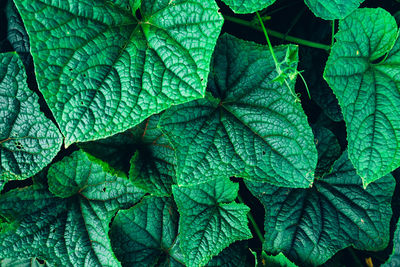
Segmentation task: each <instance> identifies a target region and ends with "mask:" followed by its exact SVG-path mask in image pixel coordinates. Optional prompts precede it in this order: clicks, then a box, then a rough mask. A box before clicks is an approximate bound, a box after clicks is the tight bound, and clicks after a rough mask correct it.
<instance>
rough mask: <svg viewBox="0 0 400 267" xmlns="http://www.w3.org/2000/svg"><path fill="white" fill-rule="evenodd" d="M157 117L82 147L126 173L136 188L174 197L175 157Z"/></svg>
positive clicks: (81, 145)
mask: <svg viewBox="0 0 400 267" xmlns="http://www.w3.org/2000/svg"><path fill="white" fill-rule="evenodd" d="M158 121H159V115H154V116H151V117H150V118H148V119H147V120H145V121H144V122H143V123H141V124H139V125H138V126H136V127H134V128H133V129H130V130H128V131H126V132H124V133H121V134H118V135H115V136H112V137H109V138H106V139H102V140H98V141H94V142H88V143H82V144H80V145H79V146H80V147H82V148H83V149H84V150H85V151H88V152H89V153H90V154H92V155H94V156H96V157H98V158H101V159H102V160H104V161H106V162H108V163H110V164H111V165H112V166H114V167H115V168H117V169H119V170H123V171H125V172H128V171H129V178H130V179H131V181H132V182H133V183H134V185H135V186H137V187H139V188H142V189H143V190H145V191H146V192H148V193H150V194H152V195H157V196H166V195H171V190H172V189H171V185H172V184H174V183H175V165H176V162H175V154H174V150H173V149H172V147H171V146H170V144H169V141H168V139H167V138H166V137H165V136H164V135H163V133H162V132H161V130H160V129H159V128H157V124H158Z"/></svg>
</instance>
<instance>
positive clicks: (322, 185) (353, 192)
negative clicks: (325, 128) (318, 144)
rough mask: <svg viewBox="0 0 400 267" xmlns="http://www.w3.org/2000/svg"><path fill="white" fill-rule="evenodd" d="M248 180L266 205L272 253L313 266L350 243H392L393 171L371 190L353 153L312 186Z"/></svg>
mask: <svg viewBox="0 0 400 267" xmlns="http://www.w3.org/2000/svg"><path fill="white" fill-rule="evenodd" d="M246 184H247V186H248V188H249V189H250V191H251V192H252V193H253V194H254V195H255V196H256V197H257V198H258V199H259V200H260V201H261V202H262V204H263V205H264V207H265V214H266V216H265V225H264V227H265V233H266V234H265V243H264V249H265V250H266V251H267V252H270V253H279V252H281V251H282V252H284V253H285V254H286V255H287V256H289V258H291V259H294V260H296V261H297V262H300V263H302V264H304V265H307V266H308V265H319V264H322V263H324V262H325V261H327V260H328V259H329V258H330V257H332V256H333V255H334V254H335V253H336V252H337V251H339V250H341V249H343V248H345V247H348V246H350V245H352V246H353V247H355V248H357V249H362V250H374V251H377V250H381V249H384V248H385V247H386V246H387V245H388V242H389V228H390V219H391V216H392V210H391V207H390V203H391V198H392V194H393V191H394V187H395V180H394V178H393V177H392V176H391V175H388V176H385V177H383V178H382V179H380V180H378V181H376V182H374V183H371V184H370V186H368V188H367V189H366V190H365V189H364V188H363V185H362V182H361V179H360V177H359V176H358V175H357V174H356V171H355V169H354V167H353V166H352V164H351V162H350V161H349V160H348V156H347V152H345V153H343V154H342V156H341V157H340V158H339V159H338V160H337V161H336V162H335V164H334V165H333V167H332V170H331V173H330V174H328V175H326V176H324V177H322V178H319V179H316V181H315V183H314V185H313V187H312V188H309V189H288V188H280V187H276V186H273V185H270V184H268V183H254V182H248V181H247V182H246Z"/></svg>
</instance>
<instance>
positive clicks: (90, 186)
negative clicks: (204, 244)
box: [0, 151, 143, 266]
mask: <svg viewBox="0 0 400 267" xmlns="http://www.w3.org/2000/svg"><path fill="white" fill-rule="evenodd" d="M108 168H109V167H108V166H107V165H105V164H104V163H102V162H100V161H99V160H97V159H94V158H92V157H90V156H88V155H87V154H85V153H83V152H81V151H77V152H74V153H73V154H72V155H71V156H68V157H65V158H64V159H63V160H62V161H60V162H58V163H56V164H54V165H52V166H51V167H50V169H49V172H48V180H49V189H50V190H51V191H52V192H54V193H55V194H56V195H57V196H55V195H53V194H52V193H51V192H50V191H49V190H48V189H47V188H46V187H45V186H44V185H42V184H39V183H36V184H34V185H33V186H29V187H25V188H22V189H16V190H12V191H9V192H7V193H5V194H4V195H1V196H0V215H1V216H3V217H4V218H6V221H8V226H6V227H4V226H3V230H2V231H1V235H0V258H1V257H9V258H27V257H38V258H41V259H44V260H46V261H47V262H49V264H50V265H55V266H120V263H119V261H118V260H117V259H116V257H115V256H114V253H113V251H112V250H111V243H110V240H109V238H108V230H109V223H110V221H111V218H112V216H113V215H114V214H115V212H116V211H117V210H118V209H121V208H128V207H130V206H132V205H134V204H135V203H136V202H137V201H138V200H139V199H140V198H141V197H142V196H143V193H142V192H141V191H139V190H138V189H136V188H135V187H134V186H133V185H132V184H131V183H130V182H129V181H128V180H127V179H126V177H119V176H116V175H112V174H111V173H109V172H108Z"/></svg>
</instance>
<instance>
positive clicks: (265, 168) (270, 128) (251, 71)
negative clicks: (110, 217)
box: [161, 34, 317, 187]
mask: <svg viewBox="0 0 400 267" xmlns="http://www.w3.org/2000/svg"><path fill="white" fill-rule="evenodd" d="M274 50H275V53H276V56H277V58H278V60H279V61H282V60H284V59H285V58H286V56H287V54H290V55H293V57H294V58H295V59H296V60H295V61H293V62H290V67H293V68H295V67H296V66H297V56H295V55H297V47H295V46H279V47H276V48H274ZM212 68H213V70H212V72H211V74H210V77H209V85H208V90H209V91H211V93H212V94H213V95H214V96H211V93H208V94H207V95H206V98H205V99H200V100H196V101H193V102H190V103H186V104H183V105H179V106H176V107H172V108H171V109H169V110H168V111H166V112H165V113H164V114H163V116H162V118H161V127H162V129H163V131H165V133H166V134H167V136H168V137H169V140H170V141H171V142H172V144H173V146H174V149H175V150H176V156H177V181H178V184H196V183H199V182H204V181H207V180H211V179H215V177H221V176H222V177H229V176H233V175H236V176H238V177H243V178H248V179H253V180H258V181H268V182H271V183H274V184H278V185H281V186H291V187H308V186H309V185H310V184H311V183H312V181H313V171H314V169H315V166H316V163H317V153H316V149H315V146H314V143H313V140H314V138H313V135H312V131H311V129H310V127H309V125H308V122H307V118H306V116H305V114H304V112H303V110H302V108H301V105H300V104H299V103H296V102H295V98H294V97H293V96H292V94H291V92H290V89H289V88H287V87H286V86H281V84H280V83H278V82H274V81H273V79H274V78H275V77H276V76H277V73H276V71H275V65H274V62H273V60H272V57H271V54H270V53H269V51H268V48H267V47H265V46H261V45H257V44H255V43H251V42H246V41H242V40H239V39H237V38H235V37H233V36H230V35H227V34H226V35H223V36H222V37H221V38H220V39H219V43H218V45H217V48H216V51H215V55H214V62H213V67H212ZM293 83H294V80H292V81H291V86H293V85H294V84H293Z"/></svg>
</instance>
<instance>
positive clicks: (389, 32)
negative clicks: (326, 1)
mask: <svg viewBox="0 0 400 267" xmlns="http://www.w3.org/2000/svg"><path fill="white" fill-rule="evenodd" d="M397 31H398V28H397V26H396V21H395V20H394V18H393V17H392V16H391V15H390V14H389V13H388V12H387V11H385V10H383V9H380V8H378V9H359V10H357V11H355V12H354V13H352V14H351V15H350V16H348V17H347V18H346V19H345V20H343V21H341V22H340V25H339V31H338V33H337V34H336V43H335V45H334V46H333V48H332V50H331V54H330V56H329V59H328V62H327V64H326V68H325V72H324V77H325V79H326V80H327V82H328V84H329V85H330V87H331V88H332V90H333V92H334V93H335V95H336V97H337V98H338V100H339V104H340V106H341V108H342V111H343V116H344V120H345V122H346V126H347V140H348V151H349V158H350V160H351V161H352V163H353V165H354V166H355V167H356V169H357V173H358V174H359V175H360V176H361V178H362V180H363V183H364V186H367V185H368V184H369V183H371V182H373V181H375V180H377V179H379V178H380V177H382V176H384V175H386V174H388V173H389V172H391V171H393V170H394V169H396V168H397V167H399V166H400V153H398V152H399V150H400V146H399V144H400V120H399V118H400V108H399V107H400V94H399V89H400V86H399V84H398V83H399V81H400V79H399V77H400V76H399V74H400V71H399V64H400V52H399V51H400V41H398V39H397V36H398V34H397ZM396 39H397V41H396ZM393 46H394V47H393ZM386 53H389V54H388V55H387V58H386V59H385V60H384V61H382V62H380V63H376V61H378V59H379V58H380V57H382V56H384V55H385V54H386ZM379 61H380V60H379Z"/></svg>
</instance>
